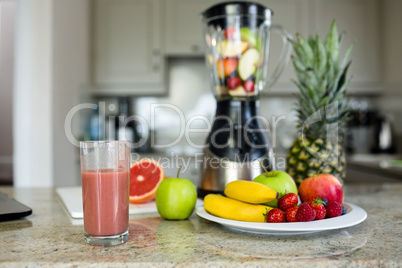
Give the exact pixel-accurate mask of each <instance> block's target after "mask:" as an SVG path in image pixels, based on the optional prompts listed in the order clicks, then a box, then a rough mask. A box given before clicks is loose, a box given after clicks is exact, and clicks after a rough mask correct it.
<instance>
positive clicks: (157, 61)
mask: <svg viewBox="0 0 402 268" xmlns="http://www.w3.org/2000/svg"><path fill="white" fill-rule="evenodd" d="M160 65H161V53H160V52H159V50H154V51H153V52H152V69H153V70H154V71H158V70H159V68H160Z"/></svg>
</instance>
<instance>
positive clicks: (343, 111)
mask: <svg viewBox="0 0 402 268" xmlns="http://www.w3.org/2000/svg"><path fill="white" fill-rule="evenodd" d="M343 36H344V32H342V33H341V34H338V29H337V26H336V23H335V21H333V22H332V24H331V27H330V30H329V32H328V35H327V36H326V38H325V40H323V39H322V37H321V36H320V35H316V36H315V38H314V37H313V36H309V37H308V38H303V36H301V35H300V34H298V33H297V34H296V37H295V38H294V39H293V40H292V39H290V40H289V42H291V44H292V45H293V51H294V55H293V56H292V58H291V59H292V62H293V66H294V70H295V72H296V75H297V81H293V82H294V83H295V85H296V86H297V87H298V88H299V92H298V94H295V96H296V97H297V98H298V100H299V102H298V103H297V105H296V109H295V110H296V112H297V116H298V120H297V125H298V127H302V126H304V125H305V122H306V120H308V119H309V118H310V117H311V116H312V115H313V114H315V113H316V112H318V111H320V115H321V119H320V120H319V121H316V122H315V123H313V124H311V125H309V126H308V127H307V128H305V129H303V131H304V132H306V134H308V135H309V136H310V137H319V136H320V135H323V134H326V133H327V132H328V131H331V130H330V129H329V128H328V125H326V124H335V123H336V124H338V127H339V135H343V132H344V128H345V124H346V122H347V120H348V118H349V110H348V109H349V108H348V107H349V106H348V98H346V97H345V94H346V90H347V88H348V86H349V84H350V81H351V79H352V78H348V75H347V73H348V70H349V68H350V65H351V62H350V61H349V56H350V53H351V51H352V48H353V44H352V45H351V46H350V47H349V48H348V49H347V50H346V52H345V55H343V58H341V57H340V44H341V42H342V40H343ZM331 109H335V110H331ZM327 117H329V118H327Z"/></svg>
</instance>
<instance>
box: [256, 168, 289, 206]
mask: <svg viewBox="0 0 402 268" xmlns="http://www.w3.org/2000/svg"><path fill="white" fill-rule="evenodd" d="M253 181H255V182H259V183H261V184H264V185H265V186H268V187H269V188H271V189H273V190H275V191H277V192H278V193H279V196H281V195H284V194H287V193H295V194H297V186H296V183H295V181H294V180H293V179H292V177H291V176H290V175H289V174H288V173H286V172H285V171H281V170H276V171H270V172H267V173H264V174H261V175H259V176H258V177H256V178H255V179H254V180H253ZM265 205H267V206H270V207H275V208H276V207H278V200H273V201H271V202H268V203H265Z"/></svg>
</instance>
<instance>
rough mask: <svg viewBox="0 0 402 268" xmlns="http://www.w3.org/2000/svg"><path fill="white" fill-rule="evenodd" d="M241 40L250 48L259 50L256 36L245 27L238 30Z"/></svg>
mask: <svg viewBox="0 0 402 268" xmlns="http://www.w3.org/2000/svg"><path fill="white" fill-rule="evenodd" d="M240 36H241V40H242V41H245V42H247V43H249V44H250V46H251V47H255V48H257V49H258V48H259V42H258V38H257V35H256V34H254V33H253V32H252V30H250V29H249V28H247V27H242V28H240Z"/></svg>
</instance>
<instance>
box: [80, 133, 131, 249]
mask: <svg viewBox="0 0 402 268" xmlns="http://www.w3.org/2000/svg"><path fill="white" fill-rule="evenodd" d="M80 152H81V153H80V154H81V179H82V200H83V206H84V232H85V241H86V242H87V243H88V244H91V245H99V246H113V245H119V244H123V243H124V242H126V241H127V239H128V211H129V174H130V172H129V168H130V143H129V142H127V141H85V142H81V143H80Z"/></svg>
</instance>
